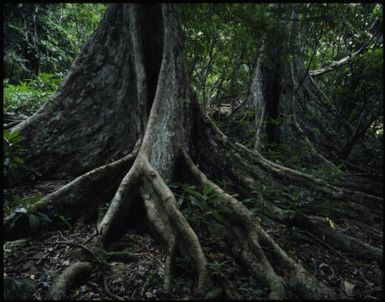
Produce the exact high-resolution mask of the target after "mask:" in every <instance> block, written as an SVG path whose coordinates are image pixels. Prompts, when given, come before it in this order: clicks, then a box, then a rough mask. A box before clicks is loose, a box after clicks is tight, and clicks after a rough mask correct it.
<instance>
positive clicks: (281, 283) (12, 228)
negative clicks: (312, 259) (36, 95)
mask: <svg viewBox="0 0 385 302" xmlns="http://www.w3.org/2000/svg"><path fill="white" fill-rule="evenodd" d="M270 88H271V89H272V88H273V87H270ZM274 93H275V92H274ZM272 110H273V109H272ZM273 111H274V110H273ZM13 130H14V131H16V130H17V131H21V132H22V134H23V135H24V136H25V137H26V138H27V139H26V141H27V144H26V148H27V149H28V160H29V162H30V163H32V164H33V165H34V166H35V167H36V169H38V170H39V171H40V173H41V174H42V175H56V176H58V175H62V174H65V175H74V176H76V178H75V179H74V180H72V181H71V182H69V183H68V184H67V185H65V186H64V187H62V188H60V189H59V190H57V191H56V192H54V193H52V194H49V195H47V196H46V197H45V198H43V199H42V200H41V201H39V202H38V203H36V204H34V205H33V206H32V209H33V210H37V211H40V212H42V213H45V214H47V215H49V216H50V217H51V218H52V219H53V220H54V222H55V221H57V220H55V219H57V218H58V217H59V216H60V215H64V216H70V215H71V216H72V217H74V218H76V217H78V216H79V214H80V213H81V212H87V211H88V210H92V209H97V208H98V206H100V203H101V202H106V201H110V200H111V199H112V201H111V203H110V206H109V208H108V210H107V212H106V213H105V214H104V217H103V218H102V220H101V221H100V222H99V223H98V227H97V228H98V233H97V234H96V236H95V237H94V238H93V241H92V243H91V244H90V246H92V248H95V249H96V248H97V249H100V248H102V247H103V246H107V245H108V244H110V243H111V242H113V240H114V239H115V238H118V237H120V236H121V235H123V234H124V232H125V231H126V229H127V224H128V221H127V220H129V219H128V218H129V217H132V215H133V212H134V211H135V210H136V209H138V204H141V205H143V208H144V210H145V211H144V212H145V213H144V217H143V223H144V222H145V221H146V223H147V225H148V227H149V231H150V233H151V234H152V235H153V236H154V237H155V238H156V239H158V240H159V242H160V243H161V244H162V246H163V248H164V250H165V251H166V255H167V256H166V262H165V266H166V268H165V279H164V287H165V289H167V290H168V289H170V287H171V284H172V266H173V263H174V260H175V257H176V256H177V255H178V254H179V255H183V256H186V257H187V258H188V259H189V260H190V261H191V263H192V268H193V269H194V270H195V276H196V280H195V281H196V282H195V287H194V291H195V293H196V294H199V295H201V296H204V295H205V294H206V293H207V294H209V291H210V290H211V289H212V288H211V287H212V283H211V282H210V280H211V278H210V276H209V274H208V271H207V261H206V257H205V252H204V249H203V248H202V246H201V242H200V240H199V238H198V236H197V234H196V233H195V231H194V230H193V229H192V227H191V226H190V224H189V223H188V221H187V219H186V218H185V217H184V215H183V214H182V213H181V212H180V210H179V209H178V207H177V204H176V200H175V196H174V193H173V192H172V191H171V189H170V188H169V186H168V185H167V184H166V183H168V182H169V181H173V180H175V179H176V178H177V177H179V176H181V175H182V176H181V177H183V179H185V180H186V181H189V182H192V183H195V184H197V185H198V186H200V187H203V186H208V187H210V188H211V189H212V190H214V191H215V192H216V193H217V194H219V195H220V196H221V201H220V204H219V205H218V207H219V208H221V209H223V210H225V213H226V214H225V216H226V217H225V218H226V219H225V221H224V222H223V223H224V224H225V225H226V226H227V227H226V233H227V234H226V236H227V238H228V240H229V242H230V245H229V254H231V255H232V256H233V257H234V258H235V259H237V261H238V262H239V263H240V264H241V265H244V266H246V267H247V268H248V269H249V271H250V273H251V274H253V275H255V276H257V277H258V278H259V279H260V280H261V281H264V282H265V283H266V284H267V286H268V287H269V289H270V290H269V293H268V298H271V299H283V298H285V297H287V289H288V288H291V289H292V290H293V291H294V292H296V293H297V294H298V296H300V297H305V298H318V299H322V298H333V297H336V294H335V293H334V292H333V291H332V290H331V289H330V288H328V287H327V286H326V285H324V284H323V283H322V282H320V281H318V280H316V279H315V278H314V277H313V276H311V275H310V274H309V273H308V272H307V271H306V270H305V269H304V268H303V267H302V266H301V265H300V264H298V263H297V262H295V261H294V260H293V259H291V258H290V257H289V256H288V255H287V254H286V253H285V251H283V250H282V249H281V248H280V246H279V245H278V244H277V243H276V242H275V241H274V240H273V239H272V238H271V237H270V236H269V235H268V234H267V233H266V232H265V231H264V230H263V229H262V227H261V226H260V225H259V223H258V221H257V219H256V218H255V216H254V215H253V214H252V213H251V212H250V211H249V210H248V209H247V208H246V207H245V206H244V205H243V204H242V203H241V202H240V201H239V200H237V199H236V198H234V197H233V195H230V194H228V193H226V191H225V190H224V189H223V188H220V187H219V186H218V185H217V184H216V183H214V182H213V180H214V179H215V180H219V179H226V180H228V181H229V190H234V192H236V193H239V194H241V195H245V194H247V192H250V188H251V186H252V184H253V183H255V182H256V181H263V182H265V183H269V184H270V185H274V186H276V187H277V188H284V187H285V185H286V184H287V182H288V181H291V182H293V183H295V184H296V185H297V186H298V187H301V186H307V187H311V188H312V189H314V190H315V191H317V192H319V193H320V194H322V195H323V196H327V197H330V198H333V199H334V200H338V201H340V202H341V203H347V201H352V202H354V203H355V204H357V209H359V210H360V209H361V210H362V211H366V208H365V206H364V205H362V204H361V203H362V199H364V198H365V199H366V201H367V202H371V203H372V204H376V205H379V204H380V202H381V198H378V197H375V196H371V195H369V194H364V193H362V192H355V191H352V190H347V189H343V188H338V187H335V186H332V185H330V184H328V183H326V182H324V181H322V180H320V179H316V178H314V177H311V176H310V175H307V174H304V173H301V172H298V171H294V170H291V169H288V168H286V167H283V166H280V165H277V164H275V163H272V162H270V161H268V160H266V159H265V158H263V157H262V156H261V155H260V154H259V153H257V152H255V151H252V150H249V149H247V148H246V147H244V146H243V145H241V144H239V143H233V142H231V141H230V140H229V139H228V138H227V137H226V136H225V135H224V134H223V133H222V132H220V131H219V130H218V129H217V128H216V127H215V126H214V125H213V124H212V123H211V121H210V120H209V119H208V117H207V116H205V114H203V113H202V112H201V110H200V108H199V106H198V104H197V102H196V100H195V98H194V96H193V94H192V92H191V89H190V86H189V79H188V73H187V69H186V64H185V58H184V54H183V50H182V41H181V26H180V23H179V19H178V15H177V11H176V9H175V7H174V6H173V5H168V4H162V5H142V4H112V5H110V7H109V9H108V11H107V13H106V15H105V17H104V19H103V20H102V22H101V24H100V26H99V27H98V29H97V30H96V32H95V33H94V35H93V36H92V38H91V39H90V41H89V42H88V43H87V44H86V45H85V46H84V47H83V49H82V51H81V53H80V55H79V56H78V58H77V59H76V61H75V63H74V64H73V66H72V67H71V70H70V72H69V74H68V76H67V78H66V79H65V81H64V82H63V84H62V85H61V87H60V88H59V90H58V91H57V93H56V94H55V95H54V96H53V97H52V99H51V101H50V102H49V103H47V104H46V105H45V106H44V107H42V108H41V109H40V110H39V111H38V112H37V113H36V114H35V115H33V116H32V117H30V118H29V119H27V120H26V121H24V122H22V123H21V124H20V125H18V126H16V127H15V128H14V129H13ZM270 134H271V138H272V139H273V138H277V137H278V136H276V134H274V131H273V130H272V131H271V133H270ZM211 179H213V180H211ZM315 202H317V200H315ZM270 213H271V215H272V216H274V215H275V218H277V214H276V213H275V212H274V211H271V212H270ZM139 214H140V213H139ZM16 218H17V215H12V216H10V217H7V218H6V219H5V221H4V227H5V236H6V238H7V239H9V238H16V237H18V236H20V233H19V234H18V233H17V231H16V230H17V229H18V226H19V229H20V228H21V227H20V224H21V223H22V222H23V220H22V219H18V220H17V221H16ZM277 219H278V218H277ZM320 232H321V231H320ZM23 235H25V234H23ZM332 240H333V239H331V241H332ZM231 243H232V244H231ZM234 243H235V244H234ZM359 244H361V242H360V243H359ZM344 248H348V247H347V246H346V245H345V246H344ZM368 251H369V252H370V250H368ZM91 253H92V251H91ZM378 253H380V254H381V252H379V251H378V250H374V251H372V254H374V255H377V256H378ZM103 255H106V254H103ZM98 261H100V260H98ZM87 269H88V264H87ZM76 274H77V275H78V274H80V272H77V273H76ZM67 275H71V274H69V273H68V274H67ZM63 279H65V277H64V275H63V276H61V282H62V283H66V280H63Z"/></svg>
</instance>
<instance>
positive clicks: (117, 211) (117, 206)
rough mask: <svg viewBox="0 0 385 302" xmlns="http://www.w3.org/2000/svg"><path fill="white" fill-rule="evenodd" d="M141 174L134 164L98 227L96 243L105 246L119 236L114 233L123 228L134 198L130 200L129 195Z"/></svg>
mask: <svg viewBox="0 0 385 302" xmlns="http://www.w3.org/2000/svg"><path fill="white" fill-rule="evenodd" d="M139 172H140V170H139V169H138V168H137V165H136V164H135V163H134V165H133V166H132V167H131V169H130V170H129V171H128V173H127V174H126V176H124V178H123V180H122V182H121V183H120V186H119V188H118V190H117V191H116V193H115V196H114V198H113V199H112V201H111V204H110V206H109V208H108V210H107V213H106V214H105V215H104V217H103V219H102V221H101V222H100V223H99V225H98V230H99V235H98V236H97V237H96V239H95V240H94V241H95V242H101V243H102V244H103V245H106V244H108V243H109V242H110V241H111V239H112V238H114V237H116V235H117V234H114V233H116V232H117V231H118V230H119V229H120V228H121V227H122V224H123V221H124V218H125V217H126V215H127V213H128V209H129V207H130V205H131V201H132V198H129V195H130V193H132V189H133V187H134V186H135V185H136V183H137V181H138V177H139V175H140V174H139Z"/></svg>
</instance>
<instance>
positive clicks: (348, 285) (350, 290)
mask: <svg viewBox="0 0 385 302" xmlns="http://www.w3.org/2000/svg"><path fill="white" fill-rule="evenodd" d="M354 287H355V285H354V284H353V283H350V282H348V281H346V280H345V281H344V288H345V292H346V294H347V295H348V296H353V291H354Z"/></svg>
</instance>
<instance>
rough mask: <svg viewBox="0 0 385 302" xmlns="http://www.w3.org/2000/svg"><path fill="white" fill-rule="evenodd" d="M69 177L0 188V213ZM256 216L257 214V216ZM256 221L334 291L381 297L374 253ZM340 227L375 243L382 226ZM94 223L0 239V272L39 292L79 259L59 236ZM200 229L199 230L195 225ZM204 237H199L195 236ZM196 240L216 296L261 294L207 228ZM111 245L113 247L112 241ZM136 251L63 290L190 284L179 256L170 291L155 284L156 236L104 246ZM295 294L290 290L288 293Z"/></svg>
mask: <svg viewBox="0 0 385 302" xmlns="http://www.w3.org/2000/svg"><path fill="white" fill-rule="evenodd" d="M67 181H68V180H54V181H46V182H38V183H35V184H34V185H32V184H24V185H20V186H17V187H14V188H7V189H5V190H4V214H5V215H8V214H10V213H11V212H12V211H13V210H14V208H15V207H17V206H18V205H17V204H15V202H14V201H13V196H15V195H17V194H18V195H20V196H22V197H25V196H34V195H37V194H41V195H46V194H48V193H50V192H53V191H55V190H56V189H57V188H59V187H61V186H62V185H63V184H65V183H66V182H67ZM258 219H259V220H260V221H261V217H258ZM261 223H262V225H263V226H264V228H265V229H266V231H267V232H268V233H269V234H270V235H271V236H272V237H273V238H274V239H275V240H276V241H277V242H278V243H279V244H280V246H281V247H282V248H283V249H284V250H285V251H286V252H287V253H288V254H289V255H290V256H291V257H293V258H294V259H295V260H296V261H298V262H300V263H301V264H302V265H303V266H304V267H305V268H306V269H307V270H308V271H309V272H310V273H311V274H313V275H314V276H315V277H316V278H317V279H318V280H321V281H322V282H324V283H326V284H327V285H328V286H330V287H332V288H333V289H334V290H335V291H336V292H337V293H339V294H341V295H344V296H345V297H346V296H347V297H350V298H351V299H383V287H382V278H383V272H382V267H380V266H379V264H377V263H376V262H375V261H372V262H363V261H360V260H357V259H355V258H353V257H352V255H348V254H346V253H343V252H341V251H336V250H335V249H333V248H332V247H330V246H328V245H327V244H325V243H324V242H323V241H322V238H314V237H312V236H311V234H310V235H309V234H308V233H306V232H303V231H300V230H298V229H296V228H288V227H286V226H284V225H280V224H277V223H275V222H274V221H271V220H268V219H266V218H265V217H263V218H262V221H261ZM336 223H338V224H339V225H340V226H342V227H343V229H344V231H345V232H346V233H347V234H354V235H355V236H356V237H358V238H360V239H362V240H364V241H365V242H367V243H370V244H372V245H374V246H376V247H380V248H382V246H383V238H382V227H381V226H380V225H377V226H370V227H368V226H366V225H362V224H359V223H353V222H346V221H336ZM94 231H95V225H93V224H84V223H75V224H73V225H71V223H70V222H69V223H68V224H63V226H62V227H61V229H59V230H55V231H48V232H41V233H40V234H39V235H38V236H36V237H35V238H29V239H25V240H23V239H22V240H19V241H16V242H5V243H4V244H3V255H4V260H3V261H4V263H3V264H4V276H9V277H13V278H15V279H23V278H30V279H33V280H35V281H36V284H37V286H36V290H35V292H34V294H33V299H35V300H44V299H46V295H47V293H48V289H49V288H50V287H51V285H52V284H53V282H54V280H55V278H56V277H57V276H58V275H59V274H60V273H61V272H62V271H63V270H64V269H65V268H66V267H68V266H70V265H71V264H72V263H74V262H76V261H78V258H77V257H76V254H75V253H74V250H76V248H75V247H72V246H69V245H65V244H64V245H63V244H55V242H58V241H69V242H75V243H80V244H81V243H82V242H84V241H85V240H86V239H87V238H89V237H90V236H92V234H93V232H94ZM198 233H199V232H198ZM200 238H203V237H200ZM204 238H206V239H201V240H202V242H201V243H202V247H203V249H204V251H205V255H207V260H208V263H209V265H208V266H209V271H210V273H211V275H212V276H213V282H214V284H215V285H216V286H217V287H221V288H223V289H225V293H224V296H223V298H228V299H263V298H264V297H265V296H266V293H267V291H266V288H264V287H263V285H262V284H260V283H259V282H258V280H256V279H255V278H253V277H251V276H250V275H249V274H248V273H247V272H246V271H245V270H244V269H243V268H241V267H240V266H238V265H237V264H236V263H235V262H234V260H233V259H232V258H231V257H229V256H228V255H226V254H225V253H223V246H222V247H221V246H220V245H218V240H215V239H214V238H212V237H210V236H208V237H206V236H205V237H204ZM114 246H115V247H114ZM111 250H124V251H129V252H131V253H134V254H137V255H138V256H139V258H138V260H137V261H134V262H131V263H128V264H126V263H121V262H111V263H110V270H109V271H108V272H106V270H105V268H103V267H101V266H98V265H96V264H95V265H94V268H93V271H92V273H91V274H90V275H89V277H88V278H86V279H84V280H83V281H82V282H81V284H78V286H77V287H76V288H74V289H73V290H72V291H71V292H70V293H69V295H68V297H67V298H68V299H71V300H91V299H92V300H104V299H106V300H114V299H119V297H120V298H121V299H125V300H126V299H133V300H137V299H181V298H183V297H186V296H188V295H189V293H190V289H191V288H192V287H193V286H194V284H193V274H192V270H191V268H189V267H188V265H187V263H188V261H187V260H186V259H182V258H178V259H177V263H176V269H175V272H174V276H175V278H174V286H173V288H172V290H171V293H165V292H164V291H163V289H162V286H163V277H164V260H165V255H164V253H163V252H162V250H161V248H160V246H159V244H158V243H157V242H155V241H154V239H153V238H152V237H151V236H149V235H148V234H147V233H143V232H139V231H137V230H129V231H128V232H127V233H126V235H125V236H124V237H122V238H120V239H119V240H117V241H116V243H115V244H114V245H113V246H112V247H111ZM293 298H294V296H293Z"/></svg>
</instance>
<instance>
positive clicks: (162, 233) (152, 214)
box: [141, 188, 176, 292]
mask: <svg viewBox="0 0 385 302" xmlns="http://www.w3.org/2000/svg"><path fill="white" fill-rule="evenodd" d="M150 192H151V193H153V190H151V189H147V188H146V190H141V195H142V198H143V201H144V206H145V208H146V213H147V220H148V222H147V224H148V225H149V229H150V232H151V233H152V235H153V236H154V237H155V238H157V239H158V241H160V242H161V244H162V245H163V247H164V250H165V251H166V261H165V272H164V283H163V287H164V290H165V291H166V292H169V291H170V289H171V281H172V265H173V258H174V257H175V249H176V235H175V232H174V230H173V228H172V226H171V223H170V221H169V219H168V217H167V216H166V215H165V214H164V213H163V212H162V209H161V205H160V204H159V202H157V201H156V197H155V196H151V197H150Z"/></svg>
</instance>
